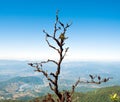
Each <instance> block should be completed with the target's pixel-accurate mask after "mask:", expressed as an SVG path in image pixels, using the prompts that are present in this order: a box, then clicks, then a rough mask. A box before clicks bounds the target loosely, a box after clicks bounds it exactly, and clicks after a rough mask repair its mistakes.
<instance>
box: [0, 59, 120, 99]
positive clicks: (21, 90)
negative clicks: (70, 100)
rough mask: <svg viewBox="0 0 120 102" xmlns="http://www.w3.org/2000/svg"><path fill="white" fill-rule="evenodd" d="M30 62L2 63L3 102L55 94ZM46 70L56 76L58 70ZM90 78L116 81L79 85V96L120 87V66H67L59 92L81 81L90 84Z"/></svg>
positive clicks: (0, 94)
mask: <svg viewBox="0 0 120 102" xmlns="http://www.w3.org/2000/svg"><path fill="white" fill-rule="evenodd" d="M29 62H31V61H16V60H0V99H30V98H35V97H37V96H43V95H45V94H46V93H47V92H51V90H50V89H49V86H48V81H47V80H46V78H45V77H43V75H42V74H41V73H38V72H34V68H32V67H30V66H28V63H29ZM35 62H36V61H35ZM37 62H39V61H37ZM43 69H44V70H46V71H47V72H49V73H50V72H55V70H56V67H55V65H53V64H51V63H48V64H45V66H43ZM89 74H92V75H100V76H101V77H102V78H105V77H106V78H107V77H113V79H112V80H110V81H108V82H107V83H103V84H101V85H94V84H79V85H78V87H77V88H76V91H77V92H88V91H92V90H95V89H99V88H103V87H108V86H115V85H118V86H119V85H120V77H119V75H120V62H74V61H73V62H65V63H63V64H62V66H61V74H60V76H59V86H60V87H59V89H60V90H61V91H62V90H65V89H67V90H70V89H71V86H72V85H73V84H74V83H75V82H76V80H77V79H78V78H79V77H80V80H89Z"/></svg>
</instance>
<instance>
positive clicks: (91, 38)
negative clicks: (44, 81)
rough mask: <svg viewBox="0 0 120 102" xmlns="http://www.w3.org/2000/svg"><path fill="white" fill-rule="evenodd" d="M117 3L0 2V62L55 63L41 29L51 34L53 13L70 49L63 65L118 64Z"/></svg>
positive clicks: (70, 0)
mask: <svg viewBox="0 0 120 102" xmlns="http://www.w3.org/2000/svg"><path fill="white" fill-rule="evenodd" d="M119 5H120V1H118V0H105V1H104V0H65V1H64V0H56V1H53V0H51V1H50V0H44V1H42V0H40V1H36V0H35V1H33V0H29V1H28V0H20V1H16V0H4V1H0V59H12V60H42V59H47V58H52V59H54V58H55V59H56V56H57V53H54V51H53V50H52V49H50V48H49V47H48V46H47V43H46V41H45V34H44V33H43V32H42V31H43V29H45V30H46V31H47V32H48V33H50V34H52V33H53V28H54V22H55V13H56V10H60V12H59V18H60V20H61V21H63V22H64V23H65V24H66V23H69V22H71V21H72V22H73V24H72V26H71V27H70V28H69V29H68V31H67V33H66V35H67V36H68V37H69V39H68V40H66V45H65V46H68V47H70V49H69V51H68V53H67V55H66V58H65V61H69V60H73V61H78V60H80V61H120V46H119V44H120V13H119V11H120V6H119Z"/></svg>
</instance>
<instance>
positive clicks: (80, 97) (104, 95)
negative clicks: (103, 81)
mask: <svg viewBox="0 0 120 102" xmlns="http://www.w3.org/2000/svg"><path fill="white" fill-rule="evenodd" d="M112 93H118V94H119V95H120V86H112V87H105V88H100V89H96V90H94V91H90V92H87V93H80V92H79V93H75V94H74V100H75V99H76V101H74V102H111V101H110V94H112ZM38 99H39V100H41V99H44V97H38ZM31 102H35V99H33V100H31ZM40 102H41V101H40Z"/></svg>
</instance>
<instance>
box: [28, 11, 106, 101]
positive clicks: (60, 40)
mask: <svg viewBox="0 0 120 102" xmlns="http://www.w3.org/2000/svg"><path fill="white" fill-rule="evenodd" d="M71 24H72V23H70V24H68V23H67V24H63V22H61V21H60V20H59V17H58V11H57V12H56V21H55V24H54V32H53V34H49V33H47V32H46V31H45V30H43V32H44V33H45V34H46V38H45V40H46V42H47V44H48V46H49V47H50V48H52V49H53V50H55V51H56V52H57V53H58V56H59V58H58V60H54V59H48V60H47V61H42V62H40V63H28V64H29V65H30V66H32V67H34V68H35V71H37V72H40V73H42V74H43V75H44V76H45V77H46V78H47V80H48V81H49V87H50V89H51V90H52V91H53V92H54V93H55V94H56V95H57V102H72V96H73V93H74V91H75V88H76V86H77V85H78V84H79V83H80V82H81V81H80V79H78V80H77V81H76V83H75V85H73V86H72V90H71V91H64V92H61V91H60V90H59V85H58V80H59V79H58V77H59V75H60V72H61V64H62V61H63V59H64V57H65V56H66V53H67V52H68V49H69V47H67V48H65V47H64V45H65V41H66V39H68V37H66V31H67V30H68V28H69V27H70V26H71ZM58 33H59V34H58ZM50 39H52V41H54V43H55V44H56V45H57V46H54V45H53V44H51V42H50ZM49 62H51V63H53V64H55V65H56V66H57V68H56V71H55V72H51V73H50V74H49V73H48V72H47V71H46V70H44V69H43V67H42V66H43V64H45V63H49ZM51 76H52V77H53V78H51ZM90 77H91V79H92V80H91V81H86V82H84V83H95V84H100V83H101V82H103V81H100V80H99V83H97V82H95V81H94V78H93V76H92V75H90ZM98 79H100V77H98ZM105 81H107V79H106V80H104V82H105ZM50 99H52V101H51V102H54V101H55V100H53V98H51V95H50V94H49V100H50Z"/></svg>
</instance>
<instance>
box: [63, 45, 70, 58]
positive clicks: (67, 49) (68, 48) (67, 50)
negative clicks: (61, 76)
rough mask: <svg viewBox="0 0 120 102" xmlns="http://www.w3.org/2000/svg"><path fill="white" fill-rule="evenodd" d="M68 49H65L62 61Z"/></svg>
mask: <svg viewBox="0 0 120 102" xmlns="http://www.w3.org/2000/svg"><path fill="white" fill-rule="evenodd" d="M68 49H69V47H67V48H66V49H65V53H64V55H63V57H62V59H64V57H65V55H66V53H67V51H68Z"/></svg>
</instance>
